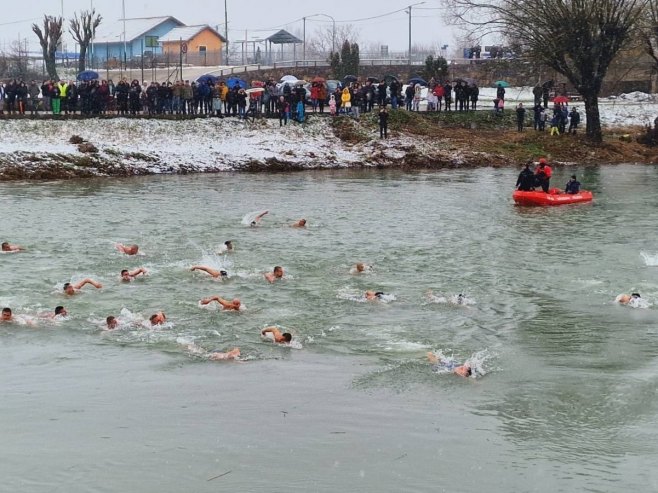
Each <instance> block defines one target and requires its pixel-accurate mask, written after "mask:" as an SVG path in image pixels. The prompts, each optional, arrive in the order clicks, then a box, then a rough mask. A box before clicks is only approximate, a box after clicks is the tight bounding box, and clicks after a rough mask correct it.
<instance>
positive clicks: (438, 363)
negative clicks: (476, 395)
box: [427, 352, 473, 378]
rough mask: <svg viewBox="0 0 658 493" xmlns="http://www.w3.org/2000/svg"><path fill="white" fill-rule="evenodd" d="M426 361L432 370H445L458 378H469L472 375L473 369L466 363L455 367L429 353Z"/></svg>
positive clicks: (449, 362)
mask: <svg viewBox="0 0 658 493" xmlns="http://www.w3.org/2000/svg"><path fill="white" fill-rule="evenodd" d="M427 360H428V361H429V362H430V365H432V367H433V368H445V369H447V370H450V371H451V372H452V373H454V374H455V375H459V376H460V377H464V378H467V377H470V376H471V375H472V374H473V369H472V368H471V365H470V364H469V363H468V362H466V363H464V364H463V365H456V364H454V363H452V362H451V361H442V360H441V359H440V358H439V357H438V356H437V355H436V354H434V353H432V352H429V353H427Z"/></svg>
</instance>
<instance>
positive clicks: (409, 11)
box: [406, 2, 425, 75]
mask: <svg viewBox="0 0 658 493" xmlns="http://www.w3.org/2000/svg"><path fill="white" fill-rule="evenodd" d="M424 3H425V2H418V3H412V4H411V5H409V6H408V7H407V11H406V12H407V13H408V14H409V72H410V73H409V75H411V7H415V6H416V5H422V4H424Z"/></svg>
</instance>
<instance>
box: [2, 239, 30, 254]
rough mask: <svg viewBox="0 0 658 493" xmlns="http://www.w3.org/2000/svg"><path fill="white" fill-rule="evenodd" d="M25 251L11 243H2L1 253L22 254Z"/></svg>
mask: <svg viewBox="0 0 658 493" xmlns="http://www.w3.org/2000/svg"><path fill="white" fill-rule="evenodd" d="M23 250H25V249H24V248H23V247H22V246H20V245H12V244H11V243H9V242H7V241H5V242H3V243H2V251H3V252H22V251H23Z"/></svg>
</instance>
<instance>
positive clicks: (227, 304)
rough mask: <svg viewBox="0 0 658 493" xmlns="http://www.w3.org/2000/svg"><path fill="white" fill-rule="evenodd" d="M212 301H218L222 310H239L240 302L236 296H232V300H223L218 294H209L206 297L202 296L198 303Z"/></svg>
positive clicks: (206, 303)
mask: <svg viewBox="0 0 658 493" xmlns="http://www.w3.org/2000/svg"><path fill="white" fill-rule="evenodd" d="M213 301H216V302H217V303H219V304H220V305H221V307H222V310H227V311H229V310H233V311H239V310H240V307H241V306H242V302H241V301H240V300H239V299H238V298H233V299H232V300H230V301H229V300H225V299H224V298H222V297H220V296H209V297H207V298H203V299H202V300H201V301H199V303H201V304H202V305H208V304H210V303H212V302H213Z"/></svg>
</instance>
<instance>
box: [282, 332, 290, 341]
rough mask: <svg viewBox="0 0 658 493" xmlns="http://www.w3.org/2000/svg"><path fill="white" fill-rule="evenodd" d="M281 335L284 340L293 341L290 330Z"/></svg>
mask: <svg viewBox="0 0 658 493" xmlns="http://www.w3.org/2000/svg"><path fill="white" fill-rule="evenodd" d="M281 337H283V340H284V341H286V342H290V341H292V334H291V333H290V332H284V333H283V334H281Z"/></svg>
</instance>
